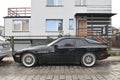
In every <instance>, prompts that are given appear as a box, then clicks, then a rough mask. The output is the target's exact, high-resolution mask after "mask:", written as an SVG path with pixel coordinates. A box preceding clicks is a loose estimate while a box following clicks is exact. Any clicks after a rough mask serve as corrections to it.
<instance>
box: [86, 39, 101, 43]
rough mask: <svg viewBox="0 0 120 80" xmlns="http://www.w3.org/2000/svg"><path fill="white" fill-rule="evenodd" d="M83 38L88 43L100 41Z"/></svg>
mask: <svg viewBox="0 0 120 80" xmlns="http://www.w3.org/2000/svg"><path fill="white" fill-rule="evenodd" d="M85 40H86V41H87V42H89V43H101V42H98V41H95V40H91V39H87V38H85Z"/></svg>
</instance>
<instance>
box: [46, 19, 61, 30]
mask: <svg viewBox="0 0 120 80" xmlns="http://www.w3.org/2000/svg"><path fill="white" fill-rule="evenodd" d="M46 26H47V31H62V30H63V20H62V19H59V20H46Z"/></svg>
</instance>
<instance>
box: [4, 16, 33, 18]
mask: <svg viewBox="0 0 120 80" xmlns="http://www.w3.org/2000/svg"><path fill="white" fill-rule="evenodd" d="M3 18H31V16H5V17H3Z"/></svg>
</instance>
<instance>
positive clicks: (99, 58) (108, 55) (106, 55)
mask: <svg viewBox="0 0 120 80" xmlns="http://www.w3.org/2000/svg"><path fill="white" fill-rule="evenodd" d="M108 57H110V54H109V53H105V54H104V56H99V57H98V60H102V59H106V58H108Z"/></svg>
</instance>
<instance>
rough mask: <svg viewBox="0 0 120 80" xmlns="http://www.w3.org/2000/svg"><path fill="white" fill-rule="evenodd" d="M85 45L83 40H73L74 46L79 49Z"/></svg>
mask: <svg viewBox="0 0 120 80" xmlns="http://www.w3.org/2000/svg"><path fill="white" fill-rule="evenodd" d="M85 44H86V43H85V41H84V40H82V39H76V40H75V46H76V47H77V48H78V47H80V46H83V45H85Z"/></svg>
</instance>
